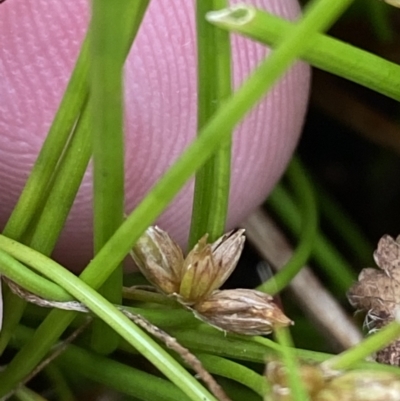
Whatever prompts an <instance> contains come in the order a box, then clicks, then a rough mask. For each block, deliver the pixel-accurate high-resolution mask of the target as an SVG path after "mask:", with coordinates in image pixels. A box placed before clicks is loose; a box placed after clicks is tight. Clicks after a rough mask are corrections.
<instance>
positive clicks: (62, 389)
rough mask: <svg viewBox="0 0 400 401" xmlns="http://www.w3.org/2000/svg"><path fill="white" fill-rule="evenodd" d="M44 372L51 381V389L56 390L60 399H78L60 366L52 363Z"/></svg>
mask: <svg viewBox="0 0 400 401" xmlns="http://www.w3.org/2000/svg"><path fill="white" fill-rule="evenodd" d="M44 373H45V374H46V376H47V378H48V379H49V381H50V382H51V389H52V390H53V391H54V393H55V395H56V397H57V400H58V401H77V400H76V398H75V396H74V393H73V391H72V389H71V388H70V386H69V384H68V382H67V380H66V378H65V376H64V374H63V372H62V371H61V370H60V369H59V368H58V366H56V365H54V364H51V365H50V366H48V367H47V368H45V370H44Z"/></svg>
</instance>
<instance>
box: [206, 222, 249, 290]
mask: <svg viewBox="0 0 400 401" xmlns="http://www.w3.org/2000/svg"><path fill="white" fill-rule="evenodd" d="M244 232H245V230H244V229H239V230H233V231H230V232H229V233H226V234H224V235H223V236H222V237H220V238H218V239H217V240H216V241H215V242H213V243H212V244H211V250H212V254H213V258H214V265H215V269H216V271H217V274H216V275H215V279H214V281H213V282H212V283H211V285H210V290H209V293H211V292H212V291H214V290H217V289H218V288H220V287H221V286H222V285H223V284H224V283H225V281H226V280H227V279H228V278H229V276H230V275H231V274H232V272H233V270H234V269H235V267H236V265H237V263H238V261H239V258H240V255H241V254H242V251H243V247H244V241H245V236H244Z"/></svg>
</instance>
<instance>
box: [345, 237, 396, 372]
mask: <svg viewBox="0 0 400 401" xmlns="http://www.w3.org/2000/svg"><path fill="white" fill-rule="evenodd" d="M374 260H375V262H376V264H377V266H378V267H379V268H380V269H374V268H366V269H363V270H362V271H361V273H360V275H359V276H358V281H357V283H355V284H354V285H353V286H352V287H351V288H350V290H349V291H348V293H347V298H348V300H349V302H350V304H351V305H352V306H353V307H354V308H355V309H357V311H364V312H366V320H365V325H366V327H367V328H368V329H369V330H370V331H375V330H378V329H380V328H382V327H383V326H386V325H387V324H388V323H390V322H391V321H393V320H394V318H395V315H396V311H397V307H398V305H399V304H400V237H397V238H396V239H394V238H392V237H390V236H389V235H384V236H383V237H382V238H381V239H380V241H379V243H378V247H377V249H376V251H375V252H374ZM375 358H376V361H377V362H381V363H384V364H387V365H395V366H400V339H398V340H396V341H394V342H392V343H390V344H389V345H388V346H386V347H385V348H383V349H382V350H380V351H378V352H377V353H376V357H375Z"/></svg>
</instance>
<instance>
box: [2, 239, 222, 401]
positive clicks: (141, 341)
mask: <svg viewBox="0 0 400 401" xmlns="http://www.w3.org/2000/svg"><path fill="white" fill-rule="evenodd" d="M19 246H20V247H22V248H25V253H29V254H30V256H31V257H33V258H34V260H35V261H34V262H33V263H32V264H31V267H33V268H34V269H35V270H37V271H38V272H40V273H41V274H43V275H44V276H46V277H47V278H49V279H50V280H52V281H54V282H55V283H57V284H59V285H61V286H62V287H63V288H65V290H66V291H68V292H69V293H70V294H71V295H72V296H73V297H74V298H76V299H77V300H78V301H80V302H82V303H83V304H84V305H86V306H87V307H88V308H89V309H90V310H91V311H92V312H93V313H94V314H95V315H96V316H98V317H99V318H100V319H102V320H103V321H104V322H106V323H107V324H108V325H109V326H110V327H111V328H112V329H113V330H114V331H115V332H116V333H118V334H119V335H120V336H121V337H122V338H124V339H125V340H126V341H127V342H128V343H129V344H131V345H132V346H133V347H134V348H136V349H137V350H138V351H139V352H140V353H141V354H142V355H143V356H144V357H146V358H147V359H148V360H149V361H150V362H151V363H153V364H154V366H156V367H157V368H158V369H159V370H160V371H161V372H162V373H164V375H165V376H166V377H168V378H169V379H170V380H171V381H172V382H173V383H175V384H176V385H177V386H178V387H179V388H181V389H182V390H183V391H184V392H185V393H186V394H187V395H188V396H189V397H190V398H191V399H192V400H194V401H200V400H201V401H205V400H210V401H215V398H214V397H213V396H212V395H211V394H209V393H208V391H207V390H206V389H205V388H204V387H203V386H201V385H200V383H199V382H198V381H197V380H196V379H194V378H193V377H192V376H191V375H189V374H188V372H187V371H186V370H185V369H184V368H183V367H182V366H181V365H180V364H179V363H177V362H176V361H175V360H174V359H173V358H171V356H170V355H169V354H168V353H167V352H166V351H164V349H162V348H161V347H160V346H159V345H158V344H157V343H156V342H155V341H154V340H153V339H152V338H151V337H149V336H148V335H147V334H146V333H144V332H143V331H142V330H141V329H140V328H139V327H137V326H136V325H135V324H134V323H133V322H131V321H130V320H129V319H128V318H127V317H126V316H125V315H124V314H123V313H122V312H121V311H119V310H118V309H116V308H115V306H113V305H112V304H111V303H110V302H109V301H107V300H106V299H105V298H103V297H102V296H101V295H100V294H99V293H97V292H96V291H95V290H94V289H93V288H91V287H90V286H88V285H87V284H85V283H84V282H83V281H82V280H80V279H79V277H76V276H75V275H74V274H72V273H71V272H69V271H68V270H65V269H64V268H63V267H62V266H60V265H59V264H58V263H56V262H54V261H53V260H51V259H49V258H47V257H46V256H44V255H41V254H39V253H38V252H36V251H34V250H32V249H29V248H27V247H25V246H24V245H22V244H19ZM52 314H53V316H54V315H55V312H52ZM67 314H69V315H70V318H71V317H72V318H73V317H74V315H76V313H69V312H67V313H66V314H65V313H63V314H61V316H63V315H67ZM38 331H39V330H37V331H36V332H35V335H37V334H38ZM19 355H20V354H19ZM15 360H16V358H15V359H13V361H15ZM11 363H12V362H11ZM10 366H11V364H10V365H9V367H10ZM10 372H12V370H11V369H9V368H8V369H6V370H5V371H4V372H2V373H1V374H0V394H1V395H0V396H4V395H5V394H7V393H8V392H9V391H10V390H11V389H12V388H13V385H14V381H15V378H14V377H13V376H12V375H11V377H10Z"/></svg>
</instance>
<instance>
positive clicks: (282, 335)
mask: <svg viewBox="0 0 400 401" xmlns="http://www.w3.org/2000/svg"><path fill="white" fill-rule="evenodd" d="M275 336H276V338H277V340H278V342H279V344H280V345H281V346H282V347H281V361H282V363H283V364H284V366H285V367H286V374H287V381H288V385H289V388H290V394H291V398H292V399H293V400H294V401H310V397H309V395H308V393H307V391H306V389H305V387H304V384H303V382H302V380H301V377H300V369H299V364H298V361H297V358H296V354H295V352H294V350H293V342H292V339H291V337H290V333H289V330H288V329H287V328H279V329H278V330H276V331H275Z"/></svg>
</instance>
